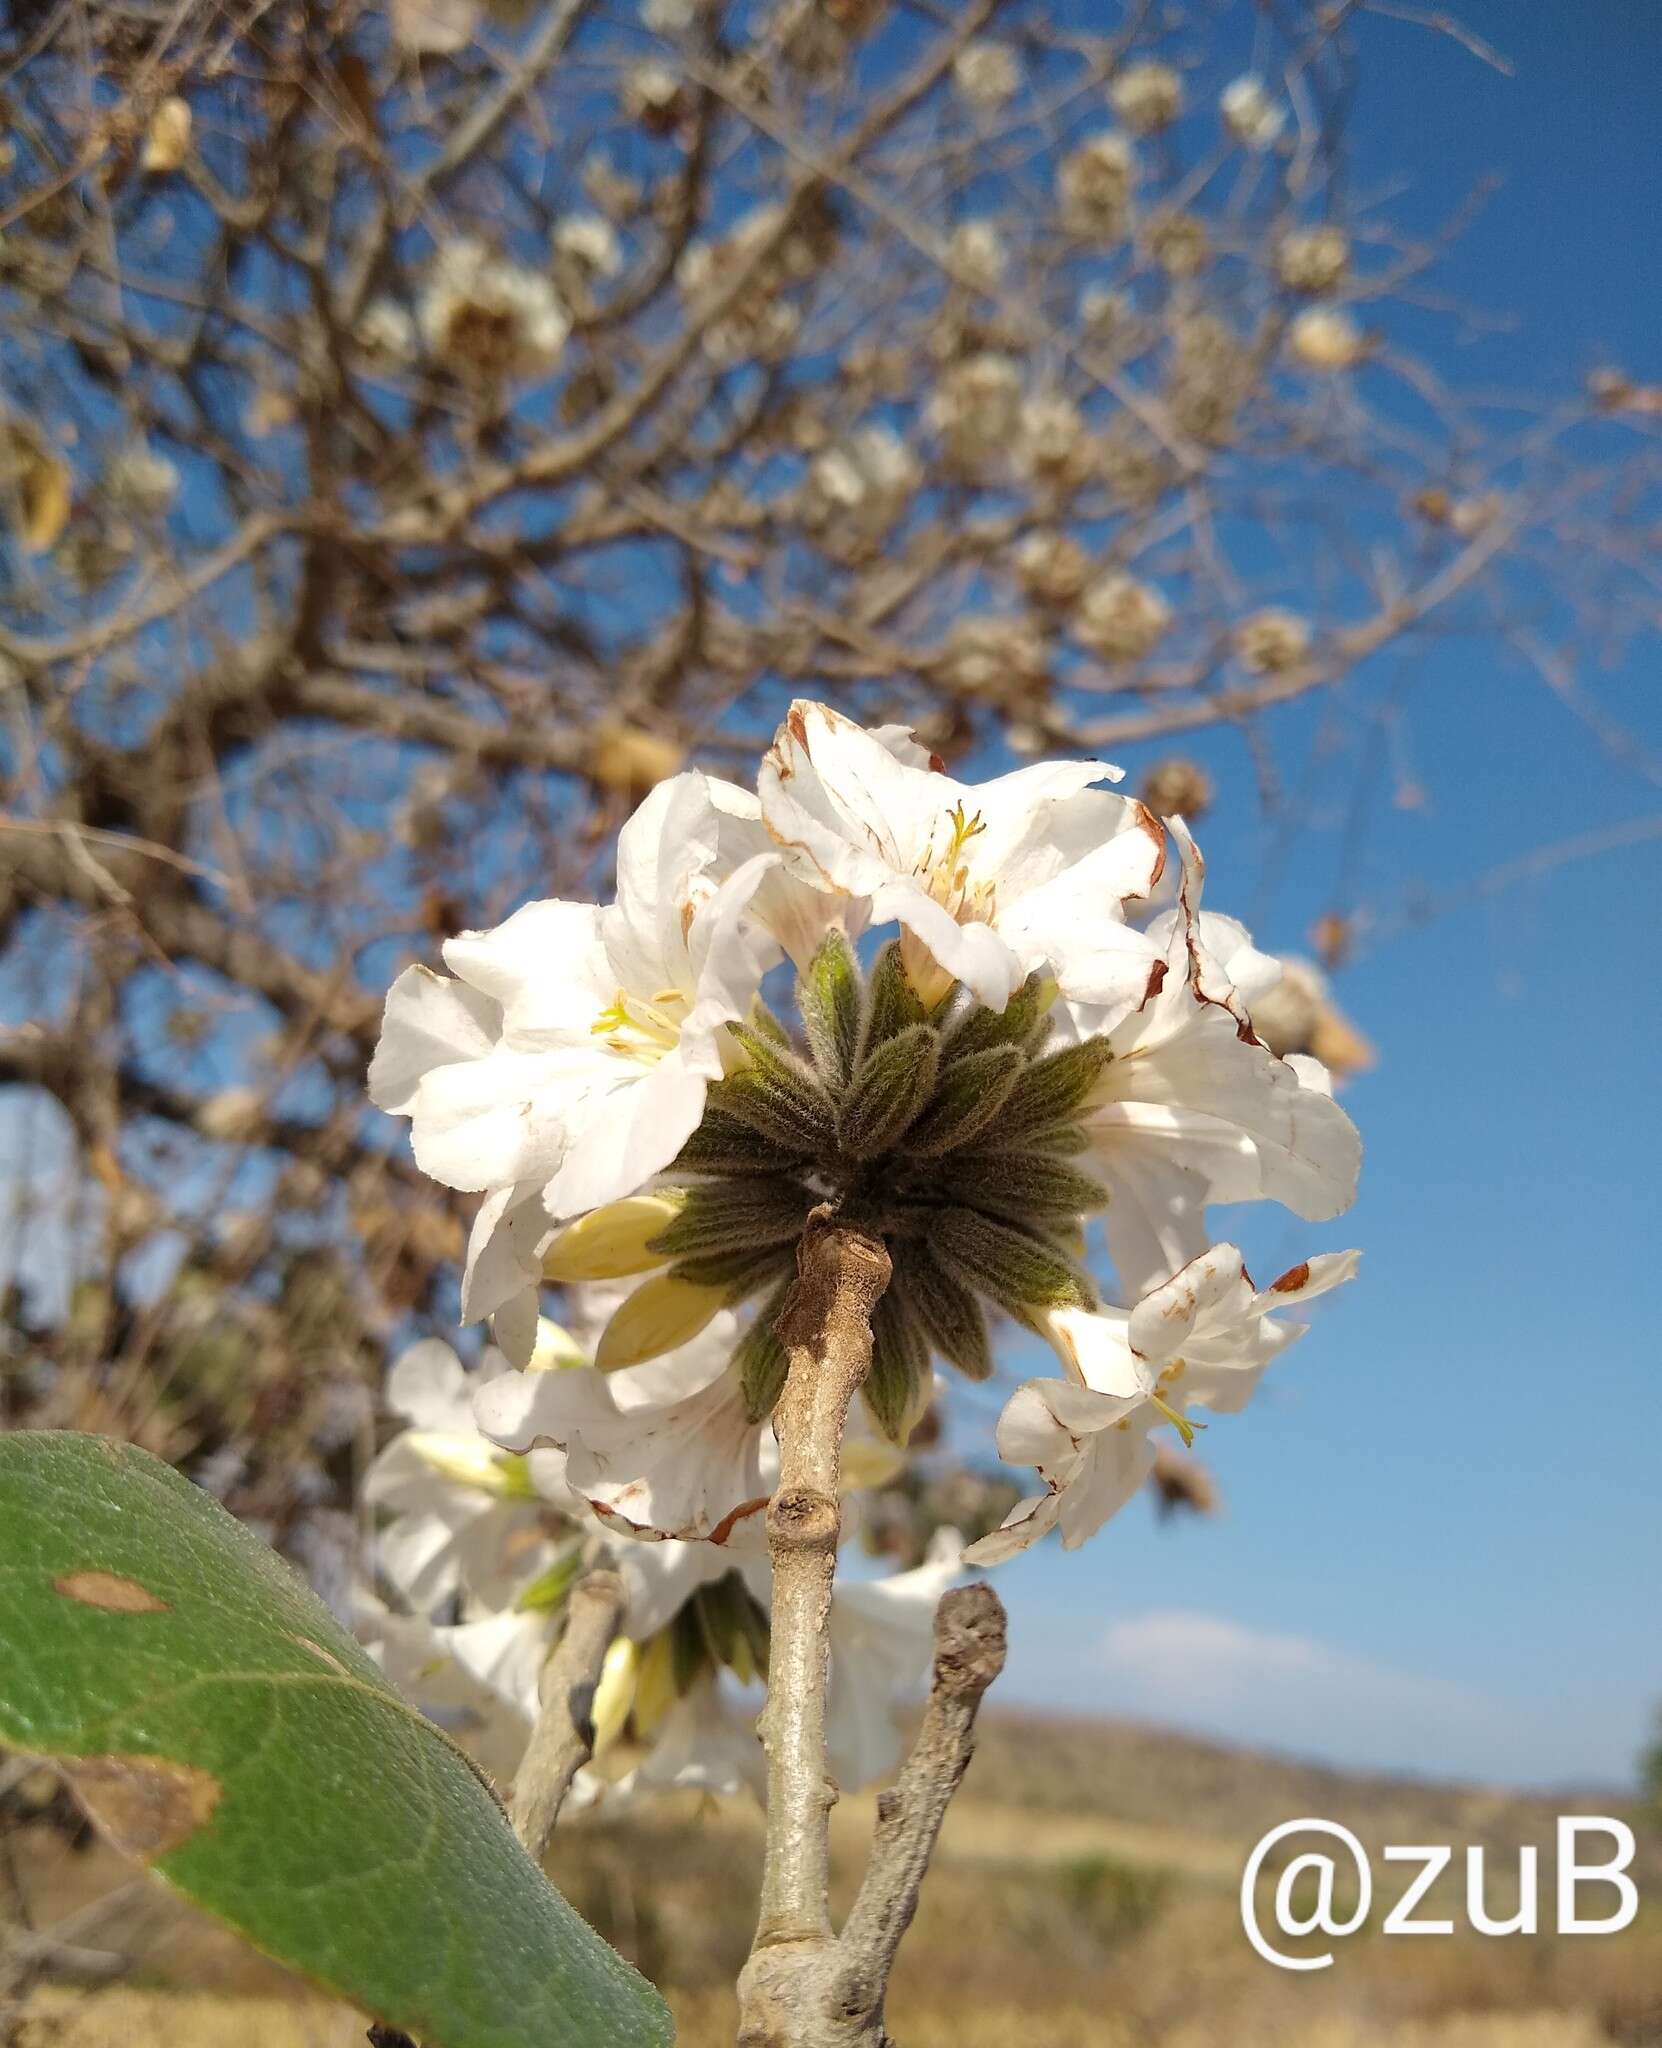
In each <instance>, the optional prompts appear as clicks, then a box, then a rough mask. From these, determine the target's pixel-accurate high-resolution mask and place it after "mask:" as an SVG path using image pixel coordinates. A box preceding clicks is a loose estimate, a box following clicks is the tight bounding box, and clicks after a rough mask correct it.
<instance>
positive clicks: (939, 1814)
mask: <svg viewBox="0 0 1662 2048" xmlns="http://www.w3.org/2000/svg"><path fill="white" fill-rule="evenodd" d="M1004 1649H1005V1614H1004V1603H1003V1601H1002V1600H1000V1599H999V1597H998V1595H997V1594H996V1593H995V1592H994V1591H993V1589H992V1587H991V1586H989V1585H988V1584H987V1583H986V1582H985V1581H984V1580H983V1581H981V1582H980V1583H978V1584H976V1585H973V1586H959V1587H957V1588H955V1590H954V1591H952V1592H950V1593H948V1594H946V1595H945V1596H944V1597H943V1598H942V1601H941V1604H940V1606H939V1607H938V1608H937V1609H936V1610H935V1667H934V1675H933V1677H932V1679H931V1682H930V1688H929V1705H928V1707H927V1708H926V1709H925V1711H924V1716H923V1725H922V1727H921V1728H919V1730H918V1737H917V1740H916V1742H914V1743H913V1745H912V1753H911V1755H910V1756H909V1757H908V1758H907V1759H906V1763H905V1767H904V1768H903V1769H902V1771H901V1773H900V1777H899V1780H898V1781H897V1782H896V1784H895V1785H894V1786H893V1787H892V1788H891V1789H890V1790H889V1791H887V1792H884V1793H883V1794H882V1795H881V1796H880V1797H879V1799H878V1801H877V1832H876V1835H875V1837H874V1839H873V1841H872V1848H871V1860H870V1862H869V1863H868V1864H867V1866H866V1874H865V1878H864V1881H863V1882H862V1883H861V1886H860V1891H859V1896H858V1897H857V1898H856V1899H855V1901H854V1905H853V1908H852V1909H851V1911H850V1913H849V1916H848V1920H847V1922H846V1923H845V1925H844V1927H843V1931H842V1938H841V1940H840V1942H839V1944H838V1946H839V1947H840V1949H841V1950H842V1957H843V1966H844V1982H843V1989H842V1994H841V1996H840V1998H839V2000H838V2004H839V2007H840V2009H841V2010H842V2011H843V2012H844V2013H845V2014H847V2015H849V2016H850V2017H852V2016H854V2015H855V2014H856V2013H861V2014H867V2015H870V2016H871V2018H872V2020H874V2021H876V2022H877V2023H879V2024H880V2023H881V2020H882V2013H883V1992H884V1988H885V1986H886V1985H887V1983H888V1978H889V1971H890V1969H891V1967H892V1966H893V1963H894V1958H895V1951H896V1950H897V1949H898V1948H899V1946H900V1940H901V1936H902V1935H903V1934H904V1933H905V1932H906V1930H907V1928H908V1927H909V1926H910V1925H911V1924H912V1915H913V1914H914V1913H915V1912H916V1911H917V1905H918V1892H919V1890H920V1888H921V1886H922V1884H923V1880H924V1876H925V1874H926V1873H927V1871H928V1869H929V1859H930V1857H931V1856H932V1855H933V1854H934V1853H935V1842H936V1839H937V1837H938V1836H939V1834H940V1832H941V1823H942V1821H943V1820H945V1818H946V1809H947V1807H948V1805H949V1804H950V1802H951V1799H952V1795H953V1793H954V1792H956V1791H957V1789H958V1783H959V1780H960V1779H961V1778H962V1777H963V1775H964V1772H965V1771H966V1770H967V1769H968V1768H969V1760H970V1756H971V1754H972V1753H973V1751H974V1748H975V1717H976V1714H977V1713H978V1712H979V1711H980V1707H981V1698H982V1695H983V1694H984V1693H985V1692H986V1690H987V1688H988V1686H989V1685H991V1684H992V1682H993V1680H994V1679H995V1678H996V1677H997V1676H998V1674H999V1673H1000V1672H1001V1671H1002V1670H1003V1669H1004Z"/></svg>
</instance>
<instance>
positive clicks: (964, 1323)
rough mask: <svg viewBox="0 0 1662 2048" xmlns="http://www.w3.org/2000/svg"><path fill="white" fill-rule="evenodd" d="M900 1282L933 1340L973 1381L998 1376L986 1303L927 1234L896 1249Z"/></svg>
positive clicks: (897, 1280)
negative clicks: (933, 1247) (955, 1273)
mask: <svg viewBox="0 0 1662 2048" xmlns="http://www.w3.org/2000/svg"><path fill="white" fill-rule="evenodd" d="M893 1284H894V1286H895V1287H896V1288H898V1289H899V1291H900V1293H901V1295H902V1297H903V1298H904V1300H905V1302H906V1305H907V1307H908V1308H910V1310H911V1311H912V1314H913V1315H914V1316H915V1317H916V1318H917V1321H918V1322H919V1324H920V1325H921V1326H922V1328H923V1331H924V1333H925V1335H926V1336H927V1337H928V1339H929V1341H930V1343H931V1344H933V1345H934V1347H935V1349H936V1350H937V1351H938V1352H939V1353H940V1354H941V1356H942V1357H943V1358H944V1359H945V1360H946V1361H947V1363H948V1364H949V1365H955V1366H956V1367H957V1368H958V1370H959V1371H960V1372H961V1373H964V1374H965V1375H967V1377H968V1378H970V1379H972V1380H990V1379H991V1378H992V1376H993V1348H992V1342H991V1339H990V1338H989V1337H988V1335H987V1318H986V1317H985V1316H984V1315H983V1314H982V1313H981V1304H980V1302H978V1301H977V1300H976V1298H975V1296H974V1295H973V1294H972V1293H971V1292H970V1290H969V1289H968V1288H967V1287H965V1286H964V1285H963V1284H962V1283H961V1282H960V1281H958V1280H955V1279H954V1278H953V1276H952V1275H951V1274H950V1273H949V1272H948V1271H947V1270H946V1268H945V1267H944V1266H943V1265H942V1264H941V1262H940V1260H939V1259H937V1258H936V1256H935V1254H934V1253H933V1252H932V1251H931V1250H930V1249H929V1245H928V1241H927V1240H926V1239H924V1238H914V1239H911V1240H909V1241H908V1242H907V1243H905V1244H902V1245H898V1246H897V1247H896V1248H895V1269H894V1282H893Z"/></svg>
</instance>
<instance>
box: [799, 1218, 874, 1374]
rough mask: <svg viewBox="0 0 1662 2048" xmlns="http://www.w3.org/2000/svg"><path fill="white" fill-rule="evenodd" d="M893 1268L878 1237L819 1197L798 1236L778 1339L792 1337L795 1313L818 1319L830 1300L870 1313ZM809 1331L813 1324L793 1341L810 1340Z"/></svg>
mask: <svg viewBox="0 0 1662 2048" xmlns="http://www.w3.org/2000/svg"><path fill="white" fill-rule="evenodd" d="M892 1270H893V1269H892V1267H891V1266H890V1263H889V1252H888V1247H887V1246H886V1245H885V1244H884V1242H883V1240H882V1239H881V1238H880V1237H874V1236H873V1235H872V1234H871V1232H870V1231H866V1230H860V1229H858V1228H857V1227H856V1226H855V1225H853V1224H851V1223H844V1222H841V1221H840V1220H839V1219H838V1216H837V1212H836V1210H835V1209H833V1208H832V1206H831V1204H830V1203H829V1202H822V1203H821V1204H820V1206H819V1207H818V1208H817V1209H815V1210H813V1211H811V1212H810V1214H809V1217H808V1221H807V1223H806V1225H805V1226H804V1228H803V1232H802V1235H801V1237H800V1238H799V1239H798V1240H797V1247H796V1285H795V1286H794V1287H793V1288H792V1289H791V1292H790V1294H789V1296H788V1297H787V1298H786V1301H785V1305H784V1307H783V1309H782V1310H781V1311H780V1315H779V1325H778V1327H779V1334H780V1336H781V1338H783V1339H784V1341H785V1342H787V1343H789V1342H791V1341H792V1337H793V1336H794V1335H795V1331H794V1328H793V1325H794V1324H795V1323H796V1321H797V1319H798V1317H800V1316H811V1317H813V1318H814V1319H815V1320H816V1321H819V1320H822V1319H823V1318H824V1317H825V1315H826V1313H827V1309H828V1306H829V1304H830V1303H831V1302H833V1301H840V1302H842V1303H844V1304H847V1308H858V1307H863V1308H864V1309H865V1311H866V1313H867V1314H869V1313H870V1311H871V1310H872V1308H874V1307H875V1306H876V1304H877V1300H878V1298H879V1296H880V1295H881V1294H882V1292H883V1290H884V1288H886V1287H887V1286H888V1284H889V1275H890V1273H891V1271H892ZM847 1308H845V1313H846V1312H847ZM788 1332H789V1334H787V1333H788ZM814 1334H815V1332H814V1331H813V1330H812V1329H809V1330H806V1331H804V1332H803V1334H802V1336H801V1338H800V1339H799V1340H798V1341H801V1342H805V1343H812V1342H813V1341H814Z"/></svg>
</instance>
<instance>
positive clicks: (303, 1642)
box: [289, 1636, 352, 1678]
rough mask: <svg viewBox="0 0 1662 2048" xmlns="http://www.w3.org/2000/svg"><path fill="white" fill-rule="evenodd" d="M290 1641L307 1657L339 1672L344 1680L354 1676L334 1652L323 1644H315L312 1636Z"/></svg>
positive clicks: (294, 1637)
mask: <svg viewBox="0 0 1662 2048" xmlns="http://www.w3.org/2000/svg"><path fill="white" fill-rule="evenodd" d="M289 1641H290V1642H291V1643H293V1644H295V1645H296V1647H297V1648H299V1649H302V1650H304V1651H305V1652H306V1654H307V1656H309V1657H315V1658H316V1659H317V1661H318V1662H319V1663H320V1664H327V1665H328V1667H329V1669H330V1670H331V1671H335V1672H338V1673H339V1674H340V1676H341V1677H342V1678H350V1677H351V1676H352V1674H351V1672H350V1671H348V1670H347V1668H346V1666H345V1665H344V1664H343V1663H342V1662H341V1660H340V1659H339V1658H338V1657H337V1656H336V1655H335V1654H334V1652H333V1651H332V1650H326V1649H325V1648H324V1647H323V1645H322V1644H321V1643H314V1642H313V1641H312V1639H311V1637H310V1636H290V1638H289Z"/></svg>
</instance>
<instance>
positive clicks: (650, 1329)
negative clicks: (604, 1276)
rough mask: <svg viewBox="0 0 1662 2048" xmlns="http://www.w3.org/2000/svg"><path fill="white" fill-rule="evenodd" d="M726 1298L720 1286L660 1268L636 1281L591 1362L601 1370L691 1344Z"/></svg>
mask: <svg viewBox="0 0 1662 2048" xmlns="http://www.w3.org/2000/svg"><path fill="white" fill-rule="evenodd" d="M726 1299H727V1290H726V1288H724V1287H712V1286H700V1285H699V1284H698V1283H697V1282H695V1281H691V1280H684V1279H681V1278H680V1277H679V1276H678V1275H676V1274H674V1273H659V1274H657V1275H655V1276H654V1277H653V1278H652V1279H650V1280H648V1281H646V1282H644V1283H643V1284H642V1285H641V1286H639V1287H637V1288H636V1289H635V1291H634V1293H633V1294H631V1295H630V1296H629V1298H628V1300H627V1301H625V1302H624V1303H623V1305H622V1307H621V1308H619V1309H618V1311H617V1313H616V1314H615V1315H614V1316H613V1317H612V1319H611V1321H610V1322H609V1323H608V1324H607V1325H606V1327H605V1329H604V1330H602V1331H601V1333H600V1342H599V1344H598V1345H597V1346H596V1349H595V1354H594V1362H595V1364H596V1365H597V1366H598V1367H599V1368H600V1370H601V1371H602V1372H619V1371H621V1370H622V1369H623V1368H624V1367H625V1366H630V1365H641V1364H643V1363H644V1362H645V1361H646V1360H647V1359H649V1358H659V1357H661V1356H662V1355H663V1354H664V1353H665V1352H666V1351H678V1350H679V1349H680V1348H681V1346H682V1345H683V1344H690V1343H691V1342H692V1340H693V1338H694V1337H696V1336H697V1335H698V1333H699V1331H700V1330H702V1329H704V1328H705V1327H706V1326H707V1325H708V1324H709V1322H710V1321H711V1319H712V1317H713V1316H714V1315H715V1313H716V1311H717V1310H718V1309H719V1308H720V1307H721V1306H722V1304H723V1303H724V1302H725V1301H726Z"/></svg>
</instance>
